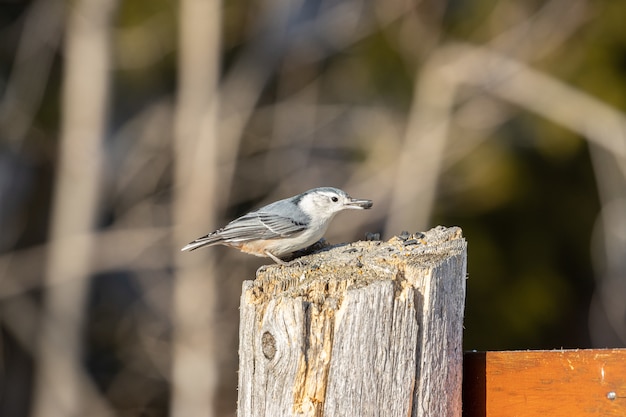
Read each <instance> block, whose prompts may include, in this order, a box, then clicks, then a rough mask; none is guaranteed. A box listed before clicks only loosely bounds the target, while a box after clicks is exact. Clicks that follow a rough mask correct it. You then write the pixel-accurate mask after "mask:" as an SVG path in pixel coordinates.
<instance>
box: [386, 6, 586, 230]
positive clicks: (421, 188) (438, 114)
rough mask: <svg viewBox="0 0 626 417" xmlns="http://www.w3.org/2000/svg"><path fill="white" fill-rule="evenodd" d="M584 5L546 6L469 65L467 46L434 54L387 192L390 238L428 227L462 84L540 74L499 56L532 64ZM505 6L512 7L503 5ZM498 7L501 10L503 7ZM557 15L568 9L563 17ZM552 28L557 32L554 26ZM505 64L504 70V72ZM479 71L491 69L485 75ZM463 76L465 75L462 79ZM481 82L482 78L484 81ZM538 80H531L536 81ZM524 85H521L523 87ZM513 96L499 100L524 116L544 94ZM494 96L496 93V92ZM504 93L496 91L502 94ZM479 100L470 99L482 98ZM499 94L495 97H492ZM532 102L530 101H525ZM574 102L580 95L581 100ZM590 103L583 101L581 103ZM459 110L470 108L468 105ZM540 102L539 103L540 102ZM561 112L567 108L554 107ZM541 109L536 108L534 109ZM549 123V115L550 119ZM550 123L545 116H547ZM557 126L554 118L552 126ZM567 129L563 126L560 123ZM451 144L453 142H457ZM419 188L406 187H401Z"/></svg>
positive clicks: (580, 15) (577, 19)
mask: <svg viewBox="0 0 626 417" xmlns="http://www.w3.org/2000/svg"><path fill="white" fill-rule="evenodd" d="M585 5H586V2H585V1H581V0H576V1H574V2H570V1H568V0H553V1H550V2H548V3H546V4H545V5H544V6H543V7H542V8H541V9H540V10H539V11H538V12H537V13H535V15H534V16H533V17H531V18H529V19H526V20H524V21H523V22H522V23H520V24H518V25H516V26H513V27H512V28H511V29H509V30H507V31H505V32H504V33H502V34H501V35H499V36H497V37H496V38H494V39H493V40H492V41H491V42H489V46H490V47H489V48H485V49H482V50H484V51H489V52H488V53H487V52H486V53H485V54H483V55H481V56H480V57H475V59H474V60H473V61H472V63H471V64H470V63H469V60H471V59H472V58H471V57H470V56H471V54H473V53H474V51H479V50H480V49H478V48H476V49H475V48H473V47H471V46H470V45H465V46H459V45H447V46H442V47H440V48H439V49H437V50H435V51H434V53H433V54H432V55H431V56H430V57H429V59H428V60H427V61H426V62H425V63H424V65H423V66H422V67H421V68H420V70H419V73H418V74H417V77H416V80H417V81H416V82H415V91H414V95H413V104H412V106H411V109H410V110H409V116H408V122H407V128H406V133H405V145H404V146H405V149H404V150H403V151H402V152H400V155H401V156H400V158H399V162H398V168H397V172H396V175H395V176H394V180H393V181H394V182H395V185H394V187H393V190H392V198H391V207H390V212H391V215H390V216H389V217H388V220H387V222H386V225H385V229H386V231H387V232H388V233H398V232H399V231H400V229H401V228H403V227H404V228H407V227H409V225H412V226H411V227H412V228H415V229H422V228H424V227H426V225H427V223H428V220H429V218H430V215H431V212H432V210H433V206H434V202H435V195H436V190H437V181H438V178H439V176H440V173H441V171H442V167H443V166H444V165H443V161H444V158H445V157H446V153H447V152H448V151H447V149H446V148H447V147H446V142H447V141H448V140H449V138H448V136H449V133H450V127H451V124H452V123H453V122H454V119H455V118H456V117H457V114H458V109H457V108H456V106H458V105H459V104H461V103H459V101H460V94H459V92H460V89H461V88H463V87H465V86H467V85H474V86H479V87H482V88H486V87H488V86H489V85H490V83H489V82H488V81H489V80H490V79H491V78H494V77H495V79H496V80H498V79H501V78H506V79H508V77H510V72H511V71H516V69H515V68H512V67H511V66H513V65H517V66H520V68H522V69H523V70H524V74H529V73H530V74H533V75H535V78H538V77H539V76H540V74H539V73H538V72H535V71H532V70H531V69H530V68H529V67H527V66H524V65H523V64H522V63H521V62H519V61H517V60H515V59H513V58H511V57H509V58H505V55H499V54H498V52H497V51H506V53H507V55H512V56H513V57H518V58H520V59H524V60H532V59H537V58H539V57H540V56H543V55H545V54H546V53H548V52H549V51H551V50H552V49H555V48H556V47H558V46H559V45H560V44H561V43H562V42H564V41H565V40H566V39H567V37H568V36H570V35H571V34H572V33H573V31H574V30H575V29H576V28H578V27H579V26H580V24H581V23H582V21H583V19H584V16H585V14H584V11H585ZM508 6H510V5H508ZM503 7H507V5H506V4H505V5H504V6H503ZM563 10H566V11H565V12H564V11H563ZM557 22H558V28H557V24H556V23H557ZM488 57H499V58H502V60H500V61H498V63H493V60H494V59H495V58H493V59H491V60H486V61H481V59H486V58H488ZM505 63H506V65H504V64H505ZM485 66H487V67H489V68H487V69H485ZM464 71H471V72H468V73H464ZM485 77H487V78H488V79H483V78H485ZM543 79H547V80H549V83H550V86H554V88H560V87H558V86H561V85H562V84H560V83H559V82H558V81H557V80H556V79H553V78H550V77H547V76H543ZM535 81H537V80H535ZM522 83H523V81H520V84H522ZM517 87H518V90H517V91H516V92H511V94H510V96H508V97H503V98H505V99H507V100H509V101H511V102H513V103H516V104H519V105H520V106H522V107H525V108H527V109H529V110H533V111H537V112H538V113H539V114H543V113H541V112H542V111H543V110H544V108H545V107H546V106H545V105H542V103H543V102H545V101H546V100H550V97H551V96H550V95H549V94H538V93H537V92H538V91H542V90H534V89H532V88H528V87H527V86H523V85H522V87H521V88H519V84H517ZM494 94H496V93H495V92H494ZM502 94H505V92H504V91H503V92H501V93H500V95H502ZM481 95H482V94H480V93H478V94H476V96H477V97H479V98H480V96H481ZM496 95H498V94H496ZM528 95H530V96H531V97H528ZM579 95H580V96H585V95H584V93H580V94H579ZM587 97H588V96H587ZM465 100H467V102H465V104H463V105H462V106H461V107H462V108H463V107H465V108H467V107H471V106H473V105H474V103H473V100H472V98H470V99H469V100H468V99H467V98H465ZM542 100H543V102H542ZM549 105H550V106H552V109H556V108H560V109H562V110H563V111H567V110H566V109H565V108H566V106H556V107H555V106H554V103H553V102H550V104H549ZM538 107H541V108H538ZM548 117H549V116H548ZM549 118H550V117H549ZM555 121H557V122H559V118H557V119H555ZM566 126H567V124H566ZM455 142H456V141H455ZM408 182H411V183H412V184H417V186H411V187H409V186H407V183H408Z"/></svg>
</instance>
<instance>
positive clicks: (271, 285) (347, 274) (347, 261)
mask: <svg viewBox="0 0 626 417" xmlns="http://www.w3.org/2000/svg"><path fill="white" fill-rule="evenodd" d="M466 248H467V242H466V241H465V239H464V238H463V236H462V232H461V229H460V228H459V227H449V228H446V227H443V226H438V227H435V228H433V229H431V230H428V231H426V232H423V233H421V232H417V233H413V234H409V233H407V232H403V233H401V234H400V235H399V236H394V237H393V238H391V239H389V240H388V241H385V242H383V241H359V242H354V243H349V244H340V245H335V246H329V247H327V248H324V249H322V250H321V251H319V252H317V253H314V254H312V255H308V256H303V257H301V258H298V259H297V261H296V262H292V263H291V264H290V265H289V266H282V265H268V266H265V267H262V268H260V269H259V271H258V272H257V277H256V280H255V281H254V283H253V284H252V288H251V290H252V291H248V299H247V301H248V302H250V303H253V304H257V303H263V302H266V301H267V300H268V299H271V298H273V297H276V296H277V295H285V296H289V297H303V299H304V300H305V301H308V302H314V303H320V304H321V303H323V302H324V301H327V299H328V297H332V296H333V295H334V294H343V293H344V292H345V291H346V290H347V289H352V288H360V287H363V286H366V285H368V284H370V283H372V282H375V281H381V280H398V278H399V277H400V278H402V279H400V280H398V281H399V282H400V281H403V279H404V278H407V279H410V277H411V276H412V275H411V274H409V275H408V276H405V274H404V271H405V269H406V268H407V267H413V268H425V269H429V268H432V267H434V266H435V265H437V264H439V263H441V262H443V261H445V260H446V259H449V258H451V257H454V256H456V255H460V254H463V253H465V251H466ZM407 284H409V285H416V283H413V282H407Z"/></svg>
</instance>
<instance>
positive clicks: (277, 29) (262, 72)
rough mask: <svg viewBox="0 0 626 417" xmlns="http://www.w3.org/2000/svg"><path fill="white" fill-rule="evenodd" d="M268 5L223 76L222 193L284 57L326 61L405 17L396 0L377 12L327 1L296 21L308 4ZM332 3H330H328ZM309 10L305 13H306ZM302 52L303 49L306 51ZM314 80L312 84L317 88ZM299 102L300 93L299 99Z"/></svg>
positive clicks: (282, 0)
mask: <svg viewBox="0 0 626 417" xmlns="http://www.w3.org/2000/svg"><path fill="white" fill-rule="evenodd" d="M262 3H263V6H264V9H263V10H262V12H261V16H260V17H259V18H258V19H256V20H255V21H257V22H258V23H257V24H256V25H255V26H254V27H252V29H251V30H250V41H249V42H248V46H247V47H246V49H245V50H244V52H243V53H242V54H241V56H240V58H239V59H238V60H237V61H236V62H235V64H234V65H233V67H232V69H230V71H229V72H228V73H227V74H226V76H225V77H224V82H223V84H222V87H221V94H220V96H221V100H222V105H221V111H220V114H221V118H220V128H219V135H220V138H221V141H220V142H221V143H220V159H219V163H220V178H221V179H222V180H221V181H220V182H221V184H220V193H221V195H222V197H223V198H224V199H226V198H227V197H228V193H229V192H230V188H231V187H230V184H231V181H232V176H233V172H234V169H235V164H236V161H237V152H238V150H239V143H240V141H241V138H242V136H243V132H244V129H245V127H246V126H247V124H248V123H249V121H250V118H251V117H252V115H253V114H254V112H256V111H258V108H257V107H256V105H257V102H258V100H259V98H260V96H261V93H262V92H263V89H264V88H265V87H266V84H267V82H268V81H269V80H270V77H271V76H272V74H274V72H275V71H276V69H277V67H278V65H279V64H280V63H281V61H282V59H283V58H284V57H285V56H286V55H289V54H290V53H294V54H297V55H298V58H299V59H304V61H305V62H302V64H304V65H313V64H315V63H318V62H323V60H324V59H326V58H328V57H329V56H332V55H334V54H336V53H337V51H341V50H343V49H346V48H349V47H350V46H351V45H353V44H355V43H357V42H359V41H361V40H363V39H365V38H367V37H368V36H371V35H372V34H374V33H376V32H378V31H380V29H381V26H384V25H388V24H391V23H393V22H395V21H397V20H398V19H400V18H402V16H404V14H405V13H406V9H407V7H408V6H407V5H406V4H404V3H402V2H397V3H396V4H394V5H390V3H385V4H384V6H381V11H382V13H380V15H379V16H375V13H374V12H375V10H371V9H369V8H368V7H366V6H365V3H363V2H360V1H348V2H339V3H336V4H331V5H330V6H329V5H327V4H326V5H325V7H324V8H323V9H321V10H320V11H319V12H320V13H319V15H316V16H315V18H310V19H308V20H306V19H305V20H303V21H297V22H294V21H293V20H294V19H296V18H297V16H299V12H301V11H299V10H298V8H299V7H302V5H303V4H304V2H302V1H301V0H300V1H289V0H278V1H272V2H262ZM329 4H330V3H329ZM303 14H305V13H303ZM303 51H304V52H303ZM314 84H315V82H314V83H313V84H312V85H311V86H308V87H307V89H308V88H316V87H315V86H314ZM295 99H296V100H300V99H301V96H300V94H298V95H297V97H295Z"/></svg>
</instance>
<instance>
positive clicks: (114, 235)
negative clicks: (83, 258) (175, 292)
mask: <svg viewBox="0 0 626 417" xmlns="http://www.w3.org/2000/svg"><path fill="white" fill-rule="evenodd" d="M170 232H171V229H170V228H169V227H164V228H145V229H111V228H109V229H106V230H100V231H98V232H97V233H95V234H93V233H85V234H75V235H72V236H67V237H66V238H63V239H56V240H54V241H51V242H48V243H47V244H46V245H42V246H33V247H29V248H27V249H21V250H18V251H13V252H10V253H8V254H5V255H0V276H2V281H1V282H2V285H1V286H0V299H6V298H9V297H14V296H17V295H21V294H23V293H24V292H27V291H30V290H35V289H37V288H43V289H44V290H48V289H51V288H53V287H54V286H58V285H59V284H64V285H71V284H72V282H73V281H74V280H75V279H74V278H73V277H72V276H71V275H64V276H60V277H59V278H58V279H57V280H56V281H54V282H51V281H47V282H44V283H43V284H42V283H41V282H40V280H39V265H40V264H41V262H43V261H44V258H45V254H46V252H51V251H54V252H57V251H58V252H67V253H72V252H74V250H75V248H76V247H80V246H84V245H87V244H91V245H93V248H94V249H93V250H94V252H97V253H98V256H97V257H96V258H94V259H92V263H91V265H90V272H91V273H92V274H100V273H104V272H110V271H114V270H116V269H125V268H129V267H131V268H132V269H133V270H142V269H166V268H167V267H168V266H169V265H170V261H171V259H170V257H169V256H167V255H168V254H167V253H165V248H166V247H168V246H167V245H165V242H166V239H167V238H168V236H169V235H170ZM155 247H156V248H163V249H161V250H155Z"/></svg>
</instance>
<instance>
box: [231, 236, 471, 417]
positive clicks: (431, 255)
mask: <svg viewBox="0 0 626 417" xmlns="http://www.w3.org/2000/svg"><path fill="white" fill-rule="evenodd" d="M466 251H467V245H466V242H465V240H464V239H463V237H462V235H461V229H459V228H456V227H454V228H443V227H437V228H435V229H432V230H430V231H428V232H426V233H423V234H422V233H418V234H415V235H408V234H405V235H404V236H400V237H395V238H392V239H391V240H389V241H388V242H379V241H377V242H356V243H352V244H348V245H341V246H337V247H333V248H331V249H330V250H326V251H322V252H319V253H316V254H313V255H310V256H306V257H303V258H300V262H301V264H302V265H297V264H294V265H293V266H288V267H283V266H279V265H271V266H268V267H267V268H265V269H264V270H263V269H262V270H260V271H259V272H257V279H256V280H255V281H245V282H244V283H243V291H242V296H241V319H240V333H239V340H240V341H239V360H240V363H239V400H238V408H237V415H238V416H239V417H281V416H317V417H322V416H327V417H339V416H351V417H352V416H394V417H395V416H437V417H447V416H449V417H460V416H461V382H462V359H463V358H462V353H463V352H462V326H463V310H464V304H465V271H466Z"/></svg>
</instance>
